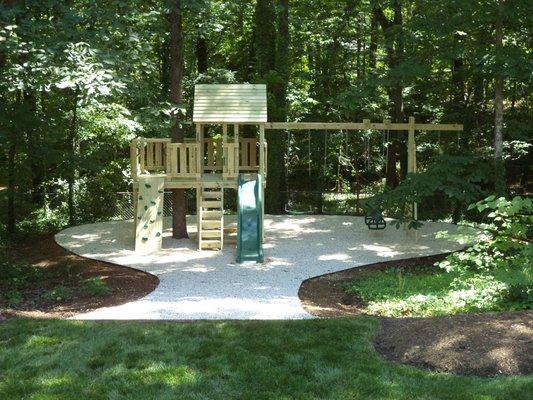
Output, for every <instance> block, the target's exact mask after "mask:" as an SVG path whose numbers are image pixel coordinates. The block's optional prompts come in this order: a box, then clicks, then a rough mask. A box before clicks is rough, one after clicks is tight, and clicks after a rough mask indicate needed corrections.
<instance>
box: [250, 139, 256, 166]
mask: <svg viewBox="0 0 533 400" xmlns="http://www.w3.org/2000/svg"><path fill="white" fill-rule="evenodd" d="M248 165H249V166H250V167H252V168H253V167H257V140H254V141H253V142H250V163H249V164H248Z"/></svg>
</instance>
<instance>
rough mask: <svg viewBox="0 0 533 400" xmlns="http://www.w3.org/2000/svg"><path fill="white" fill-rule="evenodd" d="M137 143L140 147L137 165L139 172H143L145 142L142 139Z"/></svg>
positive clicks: (144, 166) (144, 165) (144, 168)
mask: <svg viewBox="0 0 533 400" xmlns="http://www.w3.org/2000/svg"><path fill="white" fill-rule="evenodd" d="M139 145H140V149H139V152H140V154H139V155H140V162H139V164H140V165H139V166H140V172H141V173H143V172H144V171H146V157H145V149H146V142H145V141H144V140H139Z"/></svg>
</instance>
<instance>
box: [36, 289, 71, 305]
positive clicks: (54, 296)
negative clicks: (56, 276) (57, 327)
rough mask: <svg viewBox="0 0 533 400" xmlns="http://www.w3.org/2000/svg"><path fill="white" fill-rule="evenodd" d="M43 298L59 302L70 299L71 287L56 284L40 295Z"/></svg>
mask: <svg viewBox="0 0 533 400" xmlns="http://www.w3.org/2000/svg"><path fill="white" fill-rule="evenodd" d="M42 298H43V299H44V300H48V301H52V302H60V301H65V300H70V299H71V298H72V289H69V288H67V287H65V286H63V285H58V286H56V287H54V288H53V289H51V290H48V291H47V292H45V293H44V294H43V296H42Z"/></svg>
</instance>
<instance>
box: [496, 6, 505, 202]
mask: <svg viewBox="0 0 533 400" xmlns="http://www.w3.org/2000/svg"><path fill="white" fill-rule="evenodd" d="M503 7H504V0H497V4H496V21H495V29H494V44H495V48H494V51H495V58H496V60H499V59H500V58H501V57H502V56H503V54H502V49H503V21H502V19H503V15H502V14H503V10H502V9H503ZM501 69H502V68H501V65H500V63H498V65H496V72H495V76H494V170H495V171H494V172H495V183H496V192H497V193H498V194H499V195H503V194H504V193H505V169H504V168H505V165H504V163H503V85H504V82H503V73H502V71H501Z"/></svg>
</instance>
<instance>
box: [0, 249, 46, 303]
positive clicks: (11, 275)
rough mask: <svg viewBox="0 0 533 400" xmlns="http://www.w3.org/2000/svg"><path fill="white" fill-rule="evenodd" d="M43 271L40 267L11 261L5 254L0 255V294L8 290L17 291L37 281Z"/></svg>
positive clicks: (42, 275) (41, 276)
mask: <svg viewBox="0 0 533 400" xmlns="http://www.w3.org/2000/svg"><path fill="white" fill-rule="evenodd" d="M44 276H45V273H44V272H43V269H42V268H38V267H34V266H33V265H30V264H28V263H23V262H11V261H9V260H8V259H7V258H6V257H5V256H1V257H0V277H1V279H0V296H2V293H8V292H9V291H12V290H13V291H18V290H21V289H24V288H26V287H28V286H30V285H33V284H36V283H38V282H39V281H40V280H41V279H42V278H43V277H44Z"/></svg>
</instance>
